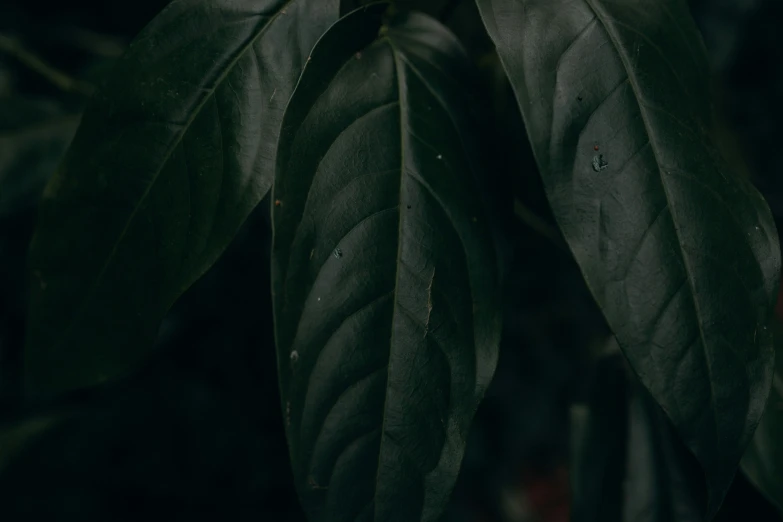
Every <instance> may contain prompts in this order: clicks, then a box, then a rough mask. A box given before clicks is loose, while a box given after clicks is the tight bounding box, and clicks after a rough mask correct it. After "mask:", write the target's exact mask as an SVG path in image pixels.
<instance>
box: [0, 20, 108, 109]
mask: <svg viewBox="0 0 783 522" xmlns="http://www.w3.org/2000/svg"><path fill="white" fill-rule="evenodd" d="M0 53H5V54H8V55H10V56H13V57H14V58H16V59H17V60H19V62H21V63H22V64H23V65H25V66H26V67H28V68H29V69H31V70H33V71H35V72H37V73H38V74H40V75H41V76H43V77H44V78H46V79H47V80H48V81H49V82H50V83H52V84H53V85H55V86H57V87H59V88H60V89H62V90H64V91H68V92H77V93H79V94H83V95H85V96H90V95H91V94H92V93H93V90H94V89H93V86H92V85H90V84H88V83H85V82H82V81H80V80H76V79H74V78H71V77H70V76H68V75H67V74H65V73H64V72H62V71H59V70H57V69H56V68H54V67H52V66H51V65H49V64H47V63H46V62H45V61H43V60H42V59H41V58H39V57H38V56H36V55H35V54H33V53H32V52H31V51H29V50H27V49H25V47H24V46H23V45H22V44H21V42H19V41H18V40H16V39H14V38H11V37H10V36H6V35H4V34H0Z"/></svg>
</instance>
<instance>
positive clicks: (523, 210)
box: [514, 199, 571, 254]
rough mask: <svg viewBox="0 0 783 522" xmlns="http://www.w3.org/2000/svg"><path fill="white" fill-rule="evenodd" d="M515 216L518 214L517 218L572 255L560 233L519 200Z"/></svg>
mask: <svg viewBox="0 0 783 522" xmlns="http://www.w3.org/2000/svg"><path fill="white" fill-rule="evenodd" d="M514 214H516V215H517V217H518V218H519V219H520V220H522V222H523V223H525V224H526V225H527V226H529V227H530V228H532V229H533V230H535V231H536V232H538V233H539V234H541V235H542V236H544V237H545V238H547V239H548V240H549V241H550V242H551V243H553V244H554V245H555V246H556V247H557V248H559V249H561V250H563V251H564V252H568V253H569V254H570V252H571V251H570V250H569V248H568V245H567V244H566V242H565V241H564V240H563V236H561V235H560V232H559V231H558V230H557V229H556V228H554V227H552V226H551V225H550V224H549V223H547V222H546V221H544V220H543V219H542V218H540V217H539V216H537V215H536V214H535V213H534V212H533V211H532V210H530V209H529V208H527V207H526V206H525V205H523V204H522V202H521V201H519V200H518V199H515V200H514Z"/></svg>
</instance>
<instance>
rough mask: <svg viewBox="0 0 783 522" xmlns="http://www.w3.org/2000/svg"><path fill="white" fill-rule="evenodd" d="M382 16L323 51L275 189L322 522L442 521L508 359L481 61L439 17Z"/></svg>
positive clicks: (280, 302) (301, 441)
mask: <svg viewBox="0 0 783 522" xmlns="http://www.w3.org/2000/svg"><path fill="white" fill-rule="evenodd" d="M382 9H383V6H382V5H381V6H378V5H375V6H373V7H370V8H368V9H367V10H366V11H365V10H364V9H362V10H360V11H357V12H355V13H353V14H351V15H348V16H347V18H345V19H343V20H342V21H340V22H339V23H338V24H336V25H335V26H334V27H333V28H332V29H331V30H330V32H328V33H327V34H326V35H325V36H324V38H323V39H322V40H321V41H320V42H319V43H318V45H317V46H316V48H315V50H314V51H313V54H312V61H311V62H310V64H309V65H308V66H307V67H306V68H305V71H304V74H303V76H302V79H301V81H300V83H299V85H298V87H297V90H296V92H295V93H294V95H293V97H292V99H291V103H290V105H289V107H288V109H287V111H286V115H285V119H284V122H283V131H282V135H281V140H280V147H279V150H278V164H277V171H276V178H275V185H274V189H273V192H274V200H275V201H274V205H275V206H274V207H273V230H274V240H273V252H272V263H273V268H272V276H273V303H274V309H275V334H276V342H277V351H278V362H279V373H280V386H281V392H282V404H283V410H284V412H285V423H286V428H287V435H288V439H289V444H290V451H291V460H292V464H293V471H294V476H295V480H296V485H297V488H298V491H299V495H300V498H301V500H302V504H303V506H304V508H305V510H306V512H307V513H308V514H309V515H310V516H311V519H312V520H319V521H338V520H339V521H342V520H386V521H392V520H395V521H396V520H399V521H405V522H411V521H417V520H422V521H431V520H436V519H437V518H438V515H439V514H440V513H441V511H442V509H443V508H444V506H445V503H446V501H447V498H448V495H449V493H450V491H451V489H452V487H453V485H454V482H455V479H456V477H457V473H458V470H459V466H460V462H461V459H462V455H463V451H464V447H465V439H466V437H467V434H468V427H469V424H470V422H471V419H472V417H473V415H474V412H475V410H476V407H477V404H478V402H479V400H480V399H481V397H482V396H483V393H484V390H485V389H486V388H487V385H488V384H489V381H490V379H491V377H492V374H493V372H494V368H495V364H496V359H497V353H498V352H497V350H498V343H499V336H500V313H499V303H498V283H497V276H496V273H497V271H496V262H495V258H496V255H495V251H494V248H493V245H492V242H491V235H490V231H489V229H488V224H487V221H486V219H485V217H484V215H485V214H484V212H482V206H481V201H480V200H481V198H479V197H477V194H479V191H478V190H477V188H476V187H477V185H476V178H477V177H478V176H479V175H482V176H483V175H485V173H484V172H482V171H481V169H480V166H479V161H478V160H477V156H478V154H477V153H476V151H475V150H474V149H475V147H474V146H473V144H474V143H475V141H474V137H473V136H472V135H471V134H472V132H473V131H474V128H473V126H472V125H471V123H470V121H471V120H470V118H469V117H468V116H467V108H468V107H469V106H470V105H471V98H470V97H469V95H468V92H470V90H469V89H468V84H469V81H470V76H469V74H470V72H471V70H470V69H469V68H468V67H467V63H468V60H467V57H466V56H465V54H464V52H463V50H462V49H461V47H460V46H459V44H458V42H457V41H456V39H455V38H454V37H453V35H451V33H449V32H448V31H447V30H446V29H445V28H444V27H442V26H441V25H439V24H438V23H437V22H436V21H435V20H433V19H431V18H428V17H426V16H425V15H422V14H412V15H409V16H408V17H405V18H402V19H398V20H396V21H395V22H394V23H392V25H390V26H389V25H384V26H381V17H380V13H381V10H382ZM379 28H380V34H381V36H380V37H377V35H378V34H379Z"/></svg>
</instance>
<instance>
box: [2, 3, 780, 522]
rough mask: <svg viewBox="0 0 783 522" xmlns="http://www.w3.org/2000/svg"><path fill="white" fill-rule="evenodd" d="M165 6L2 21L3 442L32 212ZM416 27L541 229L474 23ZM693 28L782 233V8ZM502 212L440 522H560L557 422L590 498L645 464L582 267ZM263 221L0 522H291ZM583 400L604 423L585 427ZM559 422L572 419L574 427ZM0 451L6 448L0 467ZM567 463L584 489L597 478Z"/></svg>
mask: <svg viewBox="0 0 783 522" xmlns="http://www.w3.org/2000/svg"><path fill="white" fill-rule="evenodd" d="M165 4H166V2H165V0H135V1H133V2H108V1H104V2H99V3H96V0H63V1H61V2H58V3H46V2H43V3H42V2H38V1H36V0H28V1H24V2H22V1H18V0H4V1H2V2H0V427H2V426H3V425H4V422H6V420H5V419H10V418H12V417H14V416H18V415H21V412H22V411H23V410H24V407H25V406H24V404H23V401H22V395H21V350H22V345H23V326H24V316H25V306H26V304H25V287H24V282H25V272H24V264H25V255H26V248H27V244H28V242H29V240H30V237H31V234H32V230H33V226H34V222H35V210H36V209H35V205H36V198H37V196H38V194H39V192H40V190H41V188H42V186H43V184H44V183H45V181H46V179H47V177H48V176H49V175H50V174H51V172H52V171H53V170H54V169H55V168H56V166H57V163H58V161H59V158H60V157H61V155H62V153H63V151H64V149H65V147H67V145H68V143H69V141H70V138H71V136H72V135H73V132H74V131H75V128H76V125H77V124H78V116H79V113H80V111H81V110H82V108H83V106H84V104H85V103H86V101H87V99H88V95H89V93H90V92H91V90H92V89H94V88H95V87H96V86H98V85H100V82H101V78H102V77H103V75H104V74H106V73H107V71H109V70H110V68H111V65H112V62H113V60H114V59H115V58H116V57H117V56H118V54H120V53H121V52H122V51H123V49H124V47H125V46H126V45H127V43H128V42H129V41H130V40H131V39H132V38H133V36H134V35H135V34H136V33H137V32H138V31H139V30H140V29H141V28H142V27H143V26H144V25H145V24H146V23H147V22H148V21H149V20H150V19H151V18H152V17H154V15H155V14H156V13H157V12H158V11H159V10H160V9H161V8H162V7H163V6H164V5H165ZM450 4H451V3H450ZM426 6H427V8H428V9H429V10H431V11H432V12H435V13H438V14H440V15H442V16H444V17H446V18H447V21H448V23H449V25H450V26H451V27H452V28H453V29H454V30H455V31H456V32H457V33H458V34H459V35H460V36H461V37H462V38H463V41H465V42H466V43H468V44H470V46H471V48H472V49H473V50H474V53H473V54H474V58H475V59H476V62H477V64H478V66H479V67H480V70H481V71H482V74H483V78H484V80H485V87H486V88H487V89H488V90H490V91H489V92H491V93H492V94H491V96H489V97H488V99H489V100H490V104H489V106H488V107H487V109H488V110H487V111H486V113H487V119H488V123H489V124H491V125H493V126H494V128H498V129H500V132H498V133H497V134H496V135H494V136H493V138H492V140H491V143H489V144H488V145H489V146H490V147H491V148H492V151H493V152H494V154H493V157H494V158H495V161H496V166H497V167H498V168H497V171H498V172H500V173H501V175H500V177H499V178H498V179H497V180H496V181H497V185H498V186H503V185H507V184H510V185H513V188H514V193H515V194H516V195H517V198H518V199H519V200H520V201H521V202H522V203H523V204H524V205H525V206H526V207H527V208H528V209H530V210H532V211H533V212H534V213H536V214H538V215H540V216H542V217H543V219H544V220H547V221H548V222H549V223H551V222H552V220H551V216H550V215H549V211H548V208H547V205H546V201H545V199H544V195H543V191H542V189H541V185H540V182H539V181H538V180H537V172H536V169H535V165H534V164H533V163H532V161H531V156H530V152H529V149H528V148H527V140H526V138H525V136H524V129H523V127H522V123H521V121H520V119H519V117H518V115H517V114H516V109H515V106H514V102H513V99H512V98H511V96H510V91H509V88H508V86H507V85H506V84H505V83H504V82H503V81H502V80H500V79H499V76H498V74H497V72H498V70H497V61H496V59H494V57H493V55H492V53H491V45H489V43H488V42H487V40H486V37H485V36H484V35H483V33H482V32H481V26H480V23H479V22H478V18H477V16H478V15H477V13H476V12H475V10H474V8H473V7H472V6H471V2H467V1H465V2H461V3H459V5H456V6H454V5H446V2H437V1H434V0H433V2H426ZM692 7H693V13H694V16H695V18H696V20H697V23H698V24H699V26H700V28H701V29H702V32H703V35H704V39H705V43H706V45H707V48H708V51H709V54H710V59H711V61H712V65H713V68H714V71H715V86H716V102H717V107H718V110H719V113H720V114H721V117H722V118H723V119H724V121H725V123H726V131H725V140H724V141H725V147H726V149H727V150H726V153H727V154H730V155H735V156H737V157H743V158H744V159H745V160H746V162H747V164H748V173H749V175H751V176H752V177H753V179H754V181H755V182H756V183H757V185H758V186H759V187H760V188H761V190H762V191H763V193H764V195H765V196H766V198H767V200H768V201H769V203H770V205H771V207H772V210H773V213H774V214H775V217H776V220H778V227H780V226H781V223H780V218H781V217H783V178H782V177H781V176H779V175H778V173H779V172H780V168H781V162H782V161H783V156H781V154H780V152H779V151H780V149H781V140H783V131H782V130H781V128H780V123H779V122H780V121H783V120H782V118H781V117H783V104H781V99H783V67H781V63H783V62H781V59H783V31H781V29H780V28H781V27H783V3H781V2H780V1H779V0H733V1H732V0H694V1H693V2H692ZM39 60H40V61H42V62H45V64H46V65H44V66H42V65H41V63H39ZM52 71H56V72H55V73H52ZM520 144H522V146H520ZM509 166H513V168H509ZM501 167H503V168H501ZM519 172H523V173H525V174H526V176H519ZM506 203H508V204H507V205H506V206H505V207H503V208H505V209H506V211H507V215H506V216H505V217H506V218H507V226H506V227H505V228H504V230H503V231H504V232H505V235H506V237H508V238H509V243H508V245H506V246H507V251H508V254H509V256H510V257H509V261H510V264H509V266H510V272H509V275H508V281H507V313H506V325H507V326H506V329H505V335H504V340H503V346H502V352H501V357H500V362H499V366H498V370H497V373H496V377H495V380H494V382H493V385H492V387H491V389H490V390H489V392H488V394H487V398H486V400H485V401H484V403H483V404H482V406H481V407H480V409H479V412H478V415H477V419H476V422H475V425H474V428H473V431H472V434H471V438H470V441H469V444H468V448H467V452H466V456H465V462H464V465H463V469H462V473H461V476H460V479H459V483H458V485H457V489H456V491H455V495H454V498H453V501H452V504H451V506H450V508H449V511H448V512H447V514H446V516H445V518H444V520H445V521H448V522H555V521H557V522H565V521H566V520H567V519H568V512H569V507H570V504H571V501H570V498H571V495H570V493H569V485H568V484H569V475H572V476H573V475H574V473H571V471H572V470H573V469H575V468H573V467H572V466H570V465H569V463H570V462H571V461H572V460H573V459H571V455H572V452H571V447H572V441H573V440H574V439H575V438H576V439H578V438H579V433H580V431H579V430H578V429H576V428H577V427H578V424H579V423H576V422H575V423H574V425H573V426H572V425H571V422H570V419H571V418H572V415H577V414H579V412H583V413H584V412H585V411H587V412H588V413H589V412H590V411H593V410H595V411H596V412H597V413H598V418H602V417H601V416H602V415H603V416H604V417H607V418H609V420H607V421H606V422H605V423H604V424H603V425H601V426H603V427H601V426H599V428H601V429H603V430H604V431H603V432H601V429H598V431H597V433H599V435H600V436H595V435H594V436H593V438H592V439H590V438H589V437H588V438H587V439H586V440H591V441H592V442H591V444H592V446H591V448H592V449H591V450H590V454H591V455H593V456H595V455H598V456H601V455H603V456H604V457H605V458H604V457H601V458H598V457H594V458H593V461H595V460H596V458H597V459H598V460H599V461H600V462H604V461H606V462H610V463H614V464H611V465H609V468H610V469H608V471H607V470H606V469H604V470H603V471H602V472H599V471H596V472H595V473H593V470H591V469H587V471H584V469H585V468H584V467H583V468H582V470H581V471H579V473H585V474H586V475H587V476H592V477H594V479H595V482H596V483H597V484H600V483H601V480H600V477H601V476H611V473H613V472H614V473H616V474H617V475H618V476H617V477H615V479H616V480H615V483H614V485H613V486H612V487H608V486H607V487H606V488H604V489H601V488H598V489H597V490H596V492H595V494H594V495H593V497H594V498H600V499H602V500H604V501H606V502H608V503H609V504H611V502H612V495H620V494H621V493H622V491H623V489H622V488H623V474H624V472H623V470H624V469H626V467H627V466H629V465H630V464H628V463H627V462H626V460H625V458H624V456H625V455H627V454H640V453H643V452H644V451H645V448H637V447H636V446H634V444H635V443H634V442H633V441H631V442H626V437H625V435H626V431H625V430H626V423H627V421H628V417H629V415H630V414H629V413H628V412H629V411H630V410H629V409H628V406H627V404H626V399H627V397H629V396H631V391H632V390H633V389H634V387H633V386H634V385H633V383H632V382H631V381H630V380H629V379H628V378H627V377H626V374H625V370H624V368H623V366H622V364H619V363H615V362H612V363H611V364H610V365H609V371H610V374H609V375H610V376H611V378H610V379H608V380H607V379H605V378H603V377H602V376H599V377H598V378H596V368H598V366H597V365H596V363H595V361H597V360H602V361H606V360H610V359H611V360H616V356H614V355H611V350H609V352H608V353H610V355H604V356H603V358H602V354H604V353H607V352H606V350H607V348H606V347H607V346H611V345H610V343H609V342H608V339H609V335H608V330H607V328H606V326H605V324H604V322H603V319H602V317H601V315H600V313H599V311H598V310H597V308H596V307H595V305H594V304H593V302H592V300H591V298H590V296H589V294H588V293H587V290H586V288H585V287H584V284H583V282H582V280H581V276H580V274H579V271H578V269H577V267H576V265H575V264H574V262H573V261H572V260H571V258H570V256H569V255H568V254H567V253H565V252H564V251H563V250H562V248H561V247H560V246H559V244H558V242H557V238H554V239H553V238H551V237H549V236H547V235H546V234H542V233H540V232H537V231H535V230H533V229H532V228H531V227H530V226H528V225H526V224H525V223H523V221H521V220H518V219H516V218H515V217H514V216H513V214H512V213H511V211H510V208H511V207H510V201H508V202H506ZM268 205H269V202H268V201H264V202H263V203H262V205H260V206H259V208H258V209H257V211H256V212H255V213H254V214H253V215H252V216H251V218H250V219H249V220H248V222H247V223H246V225H245V226H244V227H243V229H242V230H241V232H240V233H239V235H238V236H237V238H236V240H235V241H234V243H233V244H232V246H231V247H230V248H229V250H228V251H227V253H226V254H225V256H224V257H223V258H222V259H221V260H220V261H219V263H218V264H217V265H216V266H215V267H214V268H213V269H212V270H211V271H210V272H209V273H208V274H207V275H206V276H205V277H204V278H203V279H202V280H201V281H199V282H198V283H197V284H196V285H195V286H194V287H193V288H192V289H191V290H190V291H188V293H187V294H186V295H185V296H184V297H183V298H182V299H181V300H180V302H179V303H178V304H177V305H176V306H175V308H174V309H173V310H172V311H171V313H170V315H169V317H168V318H167V320H166V322H165V323H164V325H163V327H162V328H161V335H160V339H159V341H158V342H159V344H160V350H158V352H157V353H158V355H157V356H156V357H155V359H154V360H152V361H150V363H149V364H148V365H147V367H145V368H144V369H143V370H142V372H140V374H139V375H137V376H136V377H134V378H133V379H132V380H130V381H128V382H123V383H120V384H119V385H117V386H114V387H112V388H110V389H108V390H105V392H102V393H101V394H97V395H96V394H92V395H91V394H86V395H83V396H78V397H74V398H72V399H73V400H74V401H75V402H76V403H78V404H82V405H83V404H88V405H89V407H88V408H87V409H86V410H84V411H83V412H82V414H80V415H78V416H77V417H76V418H75V419H73V420H70V421H68V422H65V423H63V424H60V425H58V426H57V427H56V428H54V429H53V430H51V431H50V432H48V433H47V434H46V435H45V436H43V437H39V438H36V439H31V442H30V443H29V444H28V445H27V446H26V449H25V451H24V452H22V453H21V454H20V455H18V456H17V458H16V459H15V460H13V461H11V462H10V464H8V465H7V466H6V468H5V470H4V472H3V473H2V474H0V520H2V521H16V520H25V521H26V520H44V519H47V520H68V521H70V520H79V521H99V520H100V521H105V520H119V521H131V520H133V521H157V520H166V521H178V520H182V521H185V520H188V521H196V520H271V521H299V520H303V515H302V513H301V511H300V509H299V508H298V505H297V501H296V494H295V492H294V491H293V486H292V484H291V476H290V472H289V470H288V462H287V448H286V444H285V439H284V436H283V426H282V417H281V413H280V411H279V399H278V389H277V380H276V375H275V371H276V365H275V354H274V348H273V336H272V325H271V317H272V315H271V307H270V295H269V292H270V290H269V281H268V278H269V270H270V268H269V262H268V256H269V242H270V233H269V222H268V216H267V214H268ZM118 298H121V297H118ZM605 370H606V366H605V365H604V366H603V370H602V371H605ZM601 375H603V374H601ZM604 377H605V376H604ZM612 379H614V380H612ZM607 382H609V383H613V384H612V386H614V388H611V387H609V388H606V383H607ZM601 386H604V387H603V388H602V387H601ZM634 393H635V392H634ZM634 396H636V395H634ZM596 397H600V398H602V399H601V401H602V402H600V403H598V405H597V406H592V408H593V409H591V406H590V405H589V401H590V400H591V398H596ZM69 400H70V399H69ZM574 404H587V406H583V407H582V408H581V409H578V410H572V406H573V405H574ZM80 411H81V410H80ZM572 411H573V413H572ZM653 417H654V415H653ZM574 418H575V419H576V418H577V417H574ZM580 418H581V417H580ZM656 422H660V420H658V421H656ZM572 428H573V429H572ZM601 433H603V434H602V435H601ZM22 438H25V437H22ZM5 442H6V444H10V443H8V442H7V441H5ZM0 444H3V439H0ZM3 451H4V448H3V447H2V446H0V459H1V458H2V452H3ZM575 455H577V456H576V457H575V458H576V460H579V462H580V463H584V466H588V468H589V466H595V465H596V464H595V463H594V462H593V461H591V460H590V458H583V456H579V454H575ZM618 455H619V457H618ZM591 462H593V463H592V464H591ZM0 464H2V461H0ZM612 466H614V468H612ZM613 469H614V471H612V470H613ZM642 472H643V473H655V471H654V470H642ZM601 473H603V475H601ZM575 501H576V500H575ZM749 506H752V507H749ZM609 509H612V508H611V506H610V508H609ZM746 518H751V519H753V520H758V521H772V520H781V519H780V518H779V517H777V518H776V515H775V514H774V512H773V510H772V509H771V508H770V506H769V505H768V504H767V503H766V502H765V501H764V500H763V499H762V498H761V497H760V496H759V495H758V494H757V493H755V491H754V490H753V489H752V488H751V487H750V486H749V484H748V483H747V482H746V481H745V479H744V478H743V477H742V476H740V475H738V478H737V480H736V481H735V484H734V486H733V488H732V490H731V491H730V493H729V496H728V498H727V501H726V504H725V506H724V508H723V510H722V512H721V514H720V519H721V520H724V521H733V520H745V519H746Z"/></svg>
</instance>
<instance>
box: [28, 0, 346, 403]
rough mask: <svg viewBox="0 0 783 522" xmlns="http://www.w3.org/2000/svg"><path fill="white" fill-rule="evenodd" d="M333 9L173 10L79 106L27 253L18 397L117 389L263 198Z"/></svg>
mask: <svg viewBox="0 0 783 522" xmlns="http://www.w3.org/2000/svg"><path fill="white" fill-rule="evenodd" d="M338 4H339V2H338V1H337V0H285V1H284V0H175V1H174V2H172V3H171V4H169V6H168V7H167V8H166V9H165V10H164V11H163V12H161V14H160V15H159V16H158V17H157V18H156V19H155V20H153V22H152V23H151V24H150V25H149V26H148V27H147V28H146V29H145V30H144V31H143V32H142V33H141V34H140V35H139V36H138V38H136V40H135V41H134V42H133V43H132V44H131V46H130V48H129V50H128V51H127V53H126V54H125V55H124V56H123V58H121V59H120V60H119V63H118V64H117V66H116V67H115V69H114V71H113V74H112V76H111V78H110V79H109V80H108V82H107V84H106V86H105V88H103V89H102V90H101V91H100V92H98V93H97V94H96V96H95V97H94V99H93V100H92V102H91V104H90V106H89V107H88V109H87V111H86V113H85V115H84V118H83V120H82V124H81V126H80V128H79V130H78V132H77V134H76V137H75V138H74V141H73V144H72V146H71V148H70V150H69V151H68V153H67V155H66V158H65V160H64V162H63V163H62V165H61V167H60V170H59V171H58V172H57V174H56V175H55V176H54V178H53V179H52V181H51V182H50V184H49V185H48V187H47V189H46V190H45V192H44V197H43V201H42V203H41V212H40V218H39V223H38V229H37V231H36V234H35V237H34V239H33V242H32V247H31V254H30V268H31V272H32V275H33V278H32V285H31V286H32V295H31V304H30V316H29V322H28V328H27V352H26V367H27V380H28V381H27V382H28V390H29V391H30V392H32V393H34V394H38V395H46V394H53V393H57V392H60V391H65V390H71V389H75V388H81V387H85V386H89V385H92V384H95V383H99V382H103V381H106V380H109V379H112V378H116V377H120V376H123V375H125V374H127V373H128V372H130V371H131V370H132V369H133V368H134V366H135V365H137V364H138V362H139V361H141V360H142V359H143V358H144V356H145V355H146V354H147V353H148V352H149V350H150V347H151V345H152V341H153V339H154V337H155V335H156V333H157V329H158V327H159V324H160V321H161V319H162V318H163V316H164V315H165V313H166V311H167V310H168V308H169V307H170V306H171V304H172V303H173V301H174V300H175V299H176V298H177V297H178V296H179V295H180V294H181V293H182V292H183V291H184V290H186V289H187V288H188V287H189V286H190V285H191V284H192V283H193V282H194V281H195V280H196V279H197V278H198V277H200V276H201V275H202V274H203V273H204V272H205V271H206V270H207V269H208V268H209V267H210V266H211V265H212V263H214V262H215V260H216V259H217V258H218V256H219V255H220V254H221V253H222V251H223V250H224V248H225V247H226V245H227V244H228V242H229V241H230V240H231V238H232V237H233V235H234V233H235V232H236V230H237V229H238V228H239V226H240V225H241V224H242V222H243V221H244V220H245V218H246V217H247V215H248V214H249V212H250V211H251V210H252V209H253V208H254V207H255V205H256V204H257V203H258V202H259V201H260V200H261V198H262V197H263V196H264V194H266V192H267V191H268V189H269V187H270V185H271V181H272V172H273V167H274V156H275V153H274V150H275V144H276V140H277V135H278V129H279V123H280V121H281V119H282V113H283V109H284V107H285V104H286V103H287V101H288V98H289V96H290V93H291V92H292V90H293V87H294V85H295V83H296V81H297V79H298V77H299V73H300V71H301V68H302V65H303V63H304V62H305V61H306V58H307V56H308V54H309V52H310V50H311V49H312V46H313V45H314V43H315V41H316V40H317V39H318V37H319V36H320V35H321V34H322V33H323V32H324V31H325V30H326V28H327V27H328V26H329V25H330V24H331V23H333V22H334V21H335V20H336V19H337V17H338V9H339V5H338Z"/></svg>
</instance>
